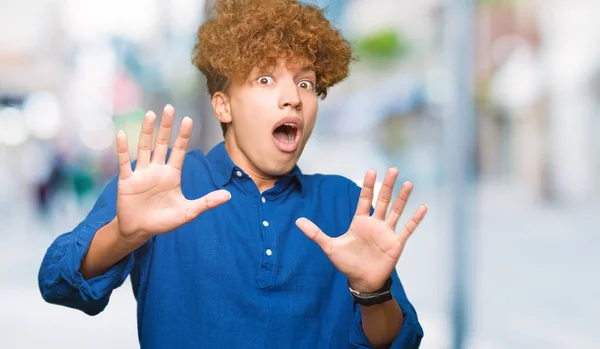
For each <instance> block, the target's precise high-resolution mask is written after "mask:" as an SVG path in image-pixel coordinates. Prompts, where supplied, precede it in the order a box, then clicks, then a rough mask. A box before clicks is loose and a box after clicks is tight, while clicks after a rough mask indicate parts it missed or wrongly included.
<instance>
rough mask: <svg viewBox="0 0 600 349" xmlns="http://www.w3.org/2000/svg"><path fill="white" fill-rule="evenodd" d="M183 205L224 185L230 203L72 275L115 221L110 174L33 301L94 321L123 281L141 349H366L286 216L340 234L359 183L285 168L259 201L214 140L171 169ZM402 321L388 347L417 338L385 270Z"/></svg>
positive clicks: (56, 252) (324, 264)
mask: <svg viewBox="0 0 600 349" xmlns="http://www.w3.org/2000/svg"><path fill="white" fill-rule="evenodd" d="M181 181H182V182H181V183H182V191H183V193H184V195H185V196H186V197H187V198H189V199H194V198H198V197H201V196H203V195H205V194H207V193H209V192H211V191H213V190H217V189H221V188H224V189H227V190H229V191H230V192H231V195H232V197H231V200H230V201H229V202H227V203H225V204H223V205H221V206H219V207H217V208H215V209H212V210H209V211H207V212H205V213H203V214H201V215H200V216H199V217H198V218H196V219H195V220H193V221H192V222H190V223H188V224H186V225H184V226H181V227H180V228H178V229H176V230H174V231H172V232H169V233H167V234H164V235H159V236H155V237H153V238H152V239H151V240H149V241H148V242H147V243H146V244H145V245H143V246H142V247H140V248H139V249H138V250H136V251H135V252H133V253H131V254H130V255H129V256H127V257H126V258H124V259H123V260H122V261H121V262H119V263H118V264H117V265H115V266H114V267H112V268H111V269H110V270H108V271H107V272H106V273H105V274H104V275H101V276H98V277H94V278H92V279H89V280H87V281H86V280H84V279H83V277H82V275H81V273H80V272H79V271H78V270H79V267H80V264H81V260H82V258H83V256H84V255H85V253H86V251H87V249H88V246H89V245H90V242H91V240H92V238H93V236H94V234H95V232H96V231H97V230H98V229H99V228H101V227H102V226H104V225H106V224H107V223H109V222H110V221H111V220H113V218H114V217H115V215H116V208H115V206H116V183H117V182H116V178H115V179H114V180H113V181H112V182H110V183H109V184H108V186H107V187H106V189H105V190H104V191H103V193H102V194H101V195H100V197H99V199H98V201H97V202H96V204H95V205H94V207H93V209H92V210H91V212H90V213H89V215H88V216H87V217H86V218H85V220H84V221H83V222H81V224H79V225H78V226H77V227H76V228H75V229H74V230H73V231H72V232H69V233H66V234H63V235H61V236H59V237H58V238H57V239H56V240H55V241H54V243H53V244H52V245H51V246H50V248H49V249H48V251H47V252H46V255H45V257H44V259H43V262H42V265H41V268H40V272H39V280H38V281H39V287H40V291H41V293H42V296H43V298H44V299H45V300H46V301H48V302H50V303H55V304H60V305H64V306H67V307H72V308H76V309H80V310H82V311H83V312H85V313H87V314H90V315H95V314H98V313H100V312H101V311H102V310H103V309H104V308H105V307H106V306H107V304H108V301H109V297H110V295H111V293H112V291H113V290H114V289H115V288H117V287H119V286H121V285H122V284H123V282H124V281H125V280H126V278H127V276H129V275H130V276H131V283H132V286H133V292H134V296H135V298H136V300H137V318H138V337H139V341H140V346H141V347H142V348H148V349H151V348H370V347H371V346H370V344H369V341H368V340H367V338H366V337H365V334H364V332H363V330H362V322H361V314H360V308H359V306H358V305H356V304H355V303H354V301H353V300H352V297H351V295H350V292H349V291H348V285H347V279H346V277H345V276H344V275H343V274H342V273H340V272H339V271H338V270H337V269H336V268H335V267H334V266H333V264H332V263H331V262H330V261H329V259H328V258H327V256H326V255H325V254H324V253H323V251H322V250H321V249H320V248H319V246H318V245H317V244H316V243H315V242H313V241H311V240H310V239H309V238H307V237H306V236H305V235H304V234H303V233H302V231H300V230H299V229H298V228H297V227H296V225H295V221H296V219H298V218H299V217H307V218H308V219H310V220H312V221H313V222H314V223H316V224H317V225H318V226H319V227H320V228H321V229H322V230H323V231H324V232H325V233H326V234H328V235H329V236H339V235H342V234H344V233H345V232H346V231H347V229H348V227H349V225H350V222H351V220H352V217H353V215H354V211H355V209H356V204H357V202H358V197H359V194H360V188H359V187H358V186H357V185H356V184H355V183H354V182H352V181H350V180H349V179H347V178H344V177H341V176H335V175H320V174H316V175H305V174H302V173H301V171H300V169H299V168H298V167H297V166H296V167H295V168H294V170H293V171H292V173H291V174H290V175H289V176H287V177H285V178H282V179H280V180H278V181H277V182H276V184H275V186H274V187H273V188H271V189H269V190H267V191H265V192H263V193H262V194H261V193H260V192H259V191H258V189H257V187H256V185H255V184H254V182H253V181H252V179H251V178H250V177H249V176H248V175H247V174H246V173H244V171H242V169H241V168H239V167H237V166H236V165H235V164H234V163H233V162H232V160H231V158H230V157H229V155H228V154H227V151H226V150H225V146H224V144H223V143H220V144H218V145H217V146H215V147H214V148H213V149H212V150H211V151H210V152H209V153H208V154H206V155H204V154H203V153H202V152H200V151H191V152H189V153H188V154H187V156H186V159H185V162H184V166H183V171H182V178H181ZM393 279H394V283H393V286H392V292H393V294H394V296H395V299H396V300H397V301H398V303H399V305H400V307H401V308H402V312H403V314H404V325H403V327H402V330H401V332H400V334H399V335H398V337H397V338H396V339H395V341H394V343H393V345H392V348H407V349H408V348H417V347H418V346H419V343H420V342H421V338H422V337H423V330H422V328H421V326H420V324H419V322H418V319H417V314H416V312H415V309H414V308H413V306H412V305H411V304H410V302H409V301H408V300H407V297H406V295H405V292H404V290H403V287H402V284H401V283H400V280H399V279H398V275H397V274H396V272H394V274H393Z"/></svg>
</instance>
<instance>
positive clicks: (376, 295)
mask: <svg viewBox="0 0 600 349" xmlns="http://www.w3.org/2000/svg"><path fill="white" fill-rule="evenodd" d="M348 289H350V294H351V295H352V298H353V299H354V302H356V304H359V305H364V306H366V307H370V306H372V305H376V304H381V303H385V302H387V301H389V300H391V299H392V292H391V289H392V277H390V278H388V279H387V281H386V282H385V284H383V287H382V288H381V289H380V290H379V291H376V292H373V293H360V292H358V291H355V290H353V289H352V287H350V282H349V281H348Z"/></svg>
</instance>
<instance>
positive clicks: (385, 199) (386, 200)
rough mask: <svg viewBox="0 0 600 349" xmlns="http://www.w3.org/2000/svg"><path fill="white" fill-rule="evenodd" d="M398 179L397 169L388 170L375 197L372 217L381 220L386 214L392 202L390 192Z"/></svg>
mask: <svg viewBox="0 0 600 349" xmlns="http://www.w3.org/2000/svg"><path fill="white" fill-rule="evenodd" d="M396 178H398V169H397V168H390V169H389V170H388V171H387V173H386V175H385V179H384V180H383V185H382V186H381V189H380V190H379V195H377V203H376V204H375V210H374V211H373V217H374V218H377V219H381V220H383V219H384V218H385V215H386V214H387V210H388V207H390V202H391V201H392V192H393V191H394V184H395V183H396Z"/></svg>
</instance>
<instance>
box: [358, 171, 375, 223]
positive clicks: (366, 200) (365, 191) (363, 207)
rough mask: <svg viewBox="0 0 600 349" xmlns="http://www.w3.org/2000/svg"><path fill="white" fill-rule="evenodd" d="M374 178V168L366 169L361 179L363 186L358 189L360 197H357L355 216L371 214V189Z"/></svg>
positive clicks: (373, 184)
mask: <svg viewBox="0 0 600 349" xmlns="http://www.w3.org/2000/svg"><path fill="white" fill-rule="evenodd" d="M376 178H377V172H376V171H375V170H374V169H370V170H368V171H367V173H366V174H365V180H364V181H363V186H362V189H361V190H360V197H359V198H358V204H357V205H356V213H355V215H356V216H364V215H367V216H368V215H370V214H371V205H372V204H373V190H374V187H375V179H376Z"/></svg>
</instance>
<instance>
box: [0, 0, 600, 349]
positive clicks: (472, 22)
mask: <svg viewBox="0 0 600 349" xmlns="http://www.w3.org/2000/svg"><path fill="white" fill-rule="evenodd" d="M306 1H307V2H308V1H309V0H306ZM309 2H312V3H317V4H319V5H322V6H328V16H329V18H330V19H331V20H332V21H333V22H334V23H335V24H336V26H337V27H338V28H340V29H341V30H342V31H343V33H344V34H345V36H346V37H347V38H348V39H349V40H350V41H351V42H352V43H353V44H354V47H355V49H356V52H357V54H358V55H359V56H360V58H361V59H360V61H358V62H355V63H353V65H352V68H351V76H350V77H349V78H348V79H347V80H346V81H344V82H343V83H341V84H340V85H338V86H337V87H335V88H333V89H332V90H331V91H330V94H329V96H328V98H327V99H326V100H325V101H323V102H322V103H321V105H320V113H319V118H318V122H317V126H316V129H315V132H314V133H313V138H312V140H311V142H309V144H308V146H307V147H306V150H305V153H304V155H303V158H302V160H301V163H300V165H301V167H302V169H303V171H304V172H306V173H316V172H320V173H338V174H342V175H344V176H347V177H349V178H351V179H354V180H356V181H357V182H359V181H360V180H361V179H362V177H363V175H364V173H365V171H366V170H367V169H368V168H370V167H375V168H377V169H378V171H379V173H380V174H381V173H383V172H384V171H385V170H386V169H387V167H389V166H397V167H398V168H399V169H400V177H401V178H400V180H412V181H413V182H414V184H415V191H414V193H413V197H412V199H411V201H410V203H409V207H408V210H410V211H413V210H414V209H415V208H416V207H417V206H418V205H419V204H421V203H427V204H428V206H429V210H430V211H429V215H428V217H427V218H426V220H425V221H424V222H423V223H422V224H421V226H420V227H419V229H418V230H417V232H416V234H415V235H414V236H413V237H412V238H411V240H410V243H409V245H408V246H407V248H406V249H405V252H404V255H403V256H402V258H401V260H400V263H399V265H398V271H399V273H400V277H401V279H402V280H403V283H404V286H405V288H406V291H407V294H408V296H409V299H410V300H411V301H412V302H413V304H414V306H415V307H416V309H417V312H418V314H419V316H420V320H421V323H422V325H423V327H424V330H425V338H424V340H423V343H422V346H421V347H422V348H426V349H442V348H456V349H458V348H489V349H505V348H519V349H520V348H523V349H524V348H551V349H553V348H580V349H587V348H590V349H591V348H600V331H599V329H600V316H599V315H598V314H600V300H599V298H600V281H599V278H598V276H594V275H598V272H597V271H596V272H595V271H594V270H596V267H598V265H600V225H599V224H598V213H599V212H600V210H599V209H600V195H599V194H600V118H599V117H598V115H599V109H600V45H599V44H598V43H599V42H600V23H598V17H599V16H600V1H597V0H480V1H466V0H448V1H443V0H420V1H398V0H347V1H343V0H319V1H317V0H314V1H313V0H310V1H309ZM211 5H212V1H210V0H208V1H206V2H205V1H202V0H161V1H158V0H118V1H117V0H105V1H92V0H1V1H0V6H1V7H0V164H1V165H0V220H1V222H2V228H1V229H0V347H1V348H34V347H40V346H42V345H43V346H46V347H51V348H53V347H60V348H63V349H66V348H79V347H82V346H83V347H87V348H134V347H138V343H137V333H136V317H135V312H136V309H135V301H134V298H133V295H132V292H131V286H130V284H129V282H127V283H126V284H125V285H124V286H123V287H121V288H119V289H118V290H117V291H116V292H115V293H114V295H113V297H112V299H111V302H110V304H109V305H108V307H107V309H106V310H105V311H104V312H103V313H102V314H100V315H98V316H96V317H88V316H86V315H84V314H83V313H81V312H78V311H74V310H70V309H67V308H62V307H57V306H52V305H49V304H46V303H44V302H43V300H42V298H41V296H40V294H39V291H38V289H37V271H38V268H39V264H40V262H41V259H42V257H43V255H44V253H45V250H46V248H47V247H48V246H49V245H50V243H51V242H52V241H53V239H55V238H56V237H57V236H58V235H59V234H62V233H64V232H68V231H70V230H72V229H73V228H74V227H75V226H76V225H77V223H78V222H79V221H80V220H81V219H82V218H83V217H84V215H85V214H86V213H87V212H88V211H89V209H90V208H91V205H92V204H93V203H94V201H95V199H96V197H97V195H98V194H99V192H100V191H101V190H102V188H103V187H104V185H105V184H106V183H107V182H108V181H109V180H110V179H111V178H112V177H113V176H114V175H115V174H116V173H117V166H116V165H117V164H116V156H115V149H114V146H115V144H114V139H115V135H116V132H117V130H119V129H123V130H125V131H126V132H127V134H128V135H129V141H130V142H131V144H130V149H135V145H136V144H137V136H138V132H139V127H140V124H141V120H142V117H143V114H144V112H145V111H146V110H148V109H153V110H157V111H160V110H162V108H163V106H164V105H165V104H166V103H171V104H172V105H173V106H174V107H175V109H176V111H177V116H176V117H177V119H178V120H181V118H182V117H183V116H186V115H189V116H191V117H192V118H193V119H194V123H195V129H194V134H193V138H192V143H191V144H190V148H199V149H202V150H203V151H208V150H209V149H210V148H212V146H214V145H215V144H216V143H217V142H219V141H221V140H222V136H221V131H220V128H219V125H218V123H217V121H216V120H215V119H214V117H213V113H212V110H211V108H210V105H209V100H208V96H207V93H206V90H205V82H204V80H203V77H202V76H201V74H200V73H199V72H197V71H196V70H195V68H194V67H193V66H192V64H191V52H192V48H193V45H194V42H195V32H196V29H197V27H198V26H199V25H200V23H202V21H203V20H204V18H205V14H206V11H207V9H208V8H210V6H211ZM132 155H133V156H135V154H132ZM404 218H405V220H406V219H407V217H404Z"/></svg>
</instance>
